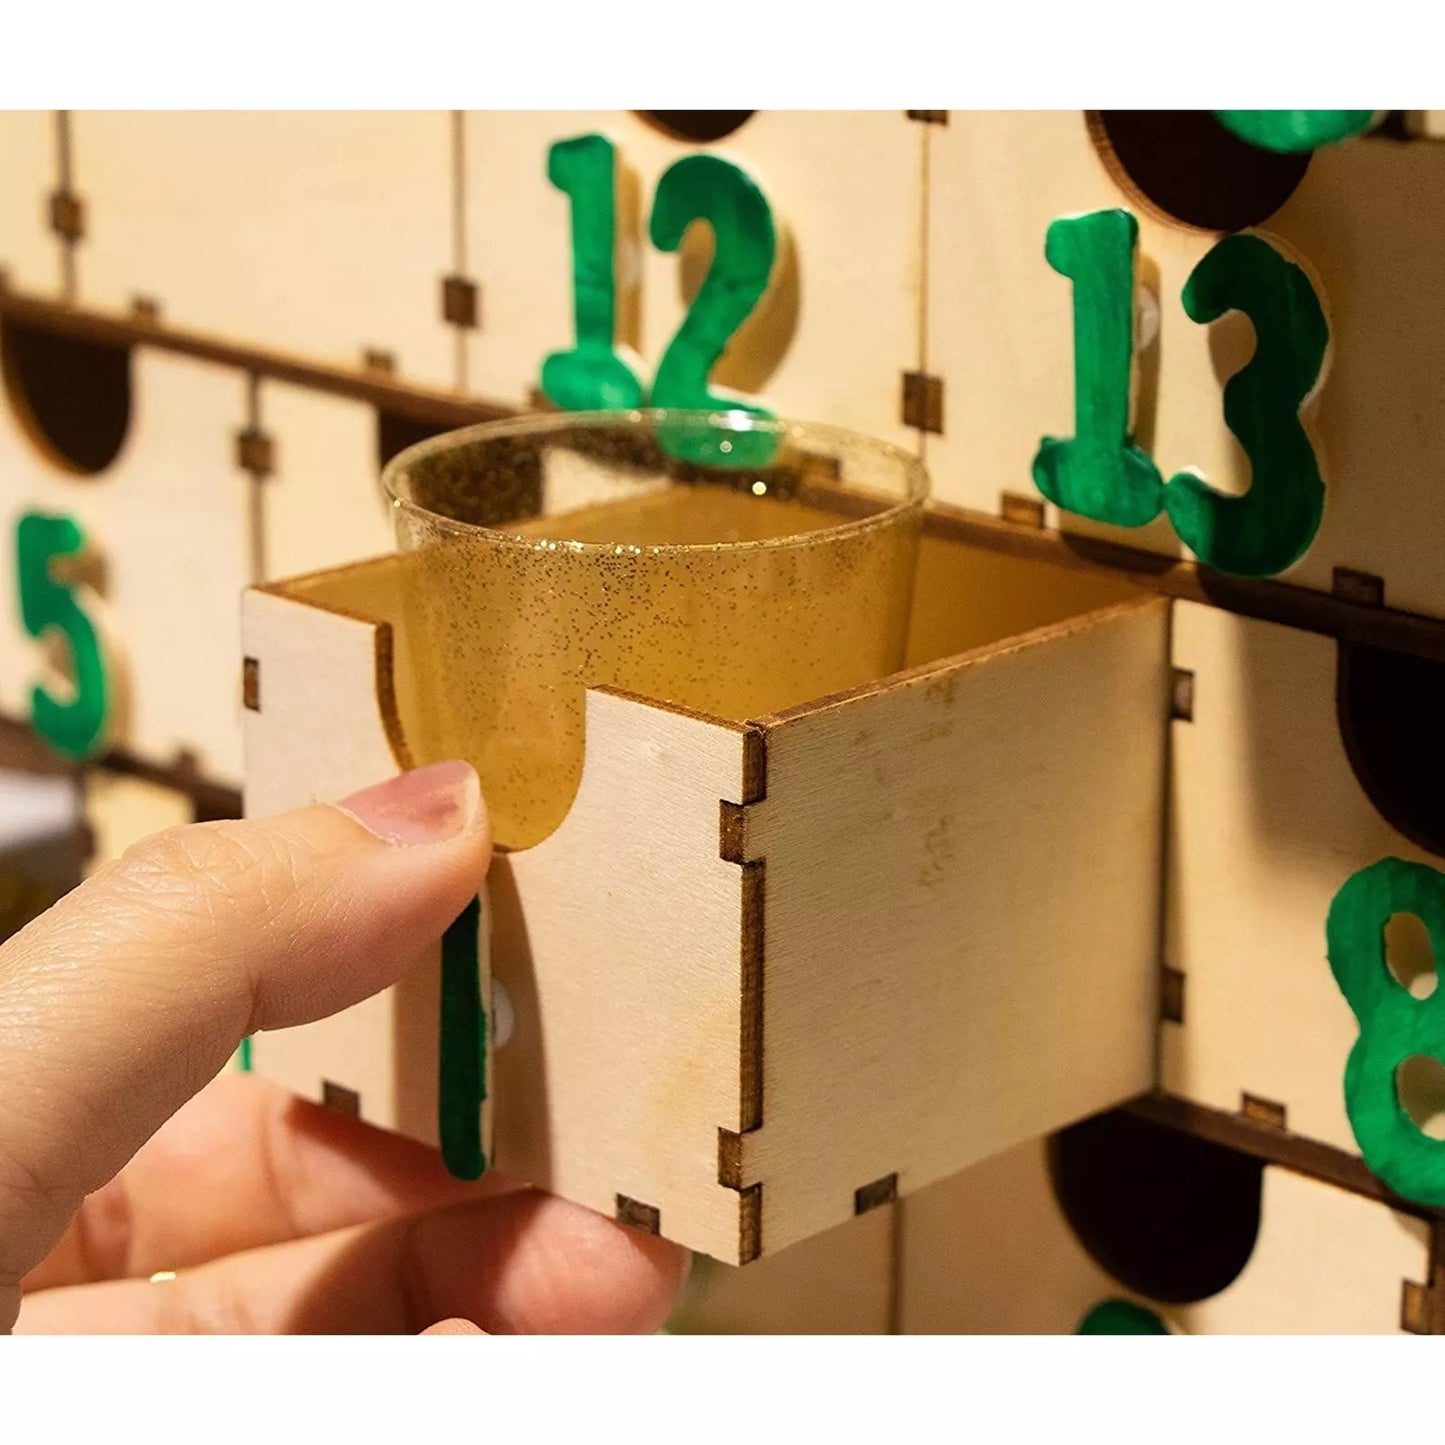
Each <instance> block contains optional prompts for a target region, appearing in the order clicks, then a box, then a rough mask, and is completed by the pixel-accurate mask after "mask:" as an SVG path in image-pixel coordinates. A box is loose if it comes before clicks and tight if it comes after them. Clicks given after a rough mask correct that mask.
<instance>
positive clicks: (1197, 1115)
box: [1125, 1091, 1445, 1224]
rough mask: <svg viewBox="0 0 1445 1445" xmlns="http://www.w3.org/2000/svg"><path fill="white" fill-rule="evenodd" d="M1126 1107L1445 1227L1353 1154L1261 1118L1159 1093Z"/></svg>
mask: <svg viewBox="0 0 1445 1445" xmlns="http://www.w3.org/2000/svg"><path fill="white" fill-rule="evenodd" d="M1125 1107H1126V1108H1127V1110H1128V1111H1129V1112H1130V1113H1131V1114H1137V1115H1138V1116H1139V1117H1140V1118H1142V1119H1150V1120H1152V1121H1153V1122H1154V1123H1156V1124H1164V1125H1167V1126H1168V1127H1169V1128H1171V1129H1178V1130H1180V1131H1182V1132H1183V1133H1186V1134H1192V1135H1194V1136H1195V1137H1196V1138H1199V1139H1207V1140H1208V1141H1209V1142H1210V1143H1213V1144H1223V1145H1225V1146H1226V1147H1227V1148H1230V1149H1233V1150H1236V1151H1237V1152H1238V1153H1240V1154H1248V1155H1249V1156H1250V1157H1251V1158H1254V1159H1263V1160H1264V1161H1265V1162H1266V1163H1269V1164H1278V1165H1281V1166H1282V1167H1283V1168H1285V1169H1290V1170H1293V1171H1294V1172H1295V1173H1296V1174H1307V1175H1309V1176H1310V1178H1312V1179H1321V1180H1324V1181H1325V1182H1326V1183H1329V1184H1334V1185H1336V1186H1338V1187H1339V1188H1341V1189H1348V1190H1349V1191H1350V1192H1351V1193H1352V1194H1363V1195H1365V1196H1366V1197H1367V1198H1369V1199H1375V1200H1378V1201H1379V1202H1380V1203H1382V1204H1388V1205H1389V1206H1390V1208H1391V1209H1394V1210H1396V1211H1398V1212H1399V1213H1401V1214H1414V1215H1418V1216H1419V1217H1420V1218H1422V1219H1430V1220H1435V1221H1437V1222H1438V1223H1440V1224H1445V1209H1432V1208H1431V1207H1430V1206H1428V1205H1424V1204H1419V1203H1416V1202H1415V1201H1414V1200H1411V1199H1404V1198H1402V1197H1401V1196H1400V1195H1398V1194H1396V1193H1395V1192H1394V1190H1392V1189H1390V1188H1389V1187H1388V1186H1386V1185H1385V1184H1382V1183H1381V1182H1380V1180H1379V1179H1378V1178H1376V1176H1375V1175H1374V1174H1372V1173H1371V1172H1370V1170H1369V1168H1368V1167H1367V1166H1366V1164H1365V1162H1364V1160H1363V1159H1361V1158H1360V1156H1359V1155H1358V1154H1350V1153H1348V1152H1347V1151H1346V1150H1344V1149H1336V1148H1334V1147H1333V1146H1331V1145H1329V1144H1322V1143H1320V1142H1319V1141H1318V1140H1316V1139H1308V1138H1305V1137H1304V1136H1303V1135H1300V1134H1294V1133H1291V1132H1290V1131H1289V1130H1288V1129H1287V1128H1286V1129H1281V1128H1279V1127H1277V1126H1276V1125H1273V1124H1270V1123H1266V1122H1264V1121H1263V1120H1261V1119H1257V1118H1251V1117H1250V1116H1249V1115H1248V1114H1246V1113H1244V1112H1242V1111H1241V1112H1239V1113H1235V1114H1230V1113H1226V1112H1225V1111H1224V1110H1223V1109H1211V1108H1208V1107H1207V1106H1205V1105H1203V1104H1196V1103H1194V1102H1193V1101H1192V1100H1190V1099H1181V1098H1178V1097H1177V1096H1175V1095H1173V1094H1169V1093H1165V1092H1162V1091H1160V1092H1155V1093H1150V1094H1144V1095H1142V1096H1141V1097H1139V1098H1138V1099H1134V1100H1131V1101H1130V1102H1129V1103H1128V1104H1127V1105H1126V1106H1125Z"/></svg>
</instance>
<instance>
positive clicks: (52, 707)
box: [15, 512, 110, 759]
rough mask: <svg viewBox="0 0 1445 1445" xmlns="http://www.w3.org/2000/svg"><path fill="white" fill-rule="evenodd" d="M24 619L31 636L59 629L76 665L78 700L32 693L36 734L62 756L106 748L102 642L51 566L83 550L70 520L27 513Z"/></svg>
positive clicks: (21, 551)
mask: <svg viewBox="0 0 1445 1445" xmlns="http://www.w3.org/2000/svg"><path fill="white" fill-rule="evenodd" d="M15 544H16V555H17V561H18V564H19V566H18V575H19V579H20V617H21V621H22V622H23V623H24V624H25V630H26V632H28V633H29V634H30V636H31V637H34V638H36V639H39V638H40V637H42V636H44V634H45V632H46V630H47V629H48V628H51V627H58V628H59V629H60V630H61V632H63V633H64V634H65V638H66V641H67V642H69V644H70V651H71V655H72V657H73V658H74V663H75V696H74V697H73V698H71V699H70V700H69V701H68V702H61V701H59V700H58V699H56V698H54V697H52V696H51V695H50V693H48V692H47V691H46V690H45V689H44V688H43V687H41V686H39V685H37V686H36V687H35V688H34V690H33V691H32V692H31V694H30V711H31V720H32V721H33V723H34V725H35V730H36V732H38V733H39V734H40V736H41V737H43V738H44V739H45V740H46V742H48V743H49V744H50V745H51V746H52V747H53V748H55V749H56V751H57V752H61V753H64V754H65V755H66V756H67V757H71V758H77V759H82V758H87V757H90V756H91V755H92V754H94V753H96V752H98V751H99V749H100V745H101V741H102V739H103V737H104V735H105V724H106V716H107V713H108V712H109V696H110V686H109V683H108V681H107V679H106V674H105V661H104V659H103V657H102V655H101V649H100V639H99V637H98V636H97V635H96V631H95V628H94V626H93V625H92V624H91V621H90V619H89V618H88V617H87V616H86V615H85V613H84V612H82V611H81V609H80V605H79V604H78V603H77V602H76V600H75V593H74V590H73V589H72V587H71V586H69V585H68V584H66V583H64V582H57V581H56V580H55V578H54V577H53V576H52V575H51V570H50V569H51V563H52V562H53V561H54V559H55V558H57V557H70V556H74V555H75V554H76V553H78V552H80V551H81V550H83V548H84V546H85V534H84V533H83V532H82V531H81V530H80V527H79V526H78V525H77V524H76V523H75V522H74V521H73V520H72V519H71V518H69V517H53V516H47V515H45V514H44V513H42V512H27V513H26V514H25V515H24V516H23V517H21V518H20V522H19V525H18V526H17V527H16V529H15Z"/></svg>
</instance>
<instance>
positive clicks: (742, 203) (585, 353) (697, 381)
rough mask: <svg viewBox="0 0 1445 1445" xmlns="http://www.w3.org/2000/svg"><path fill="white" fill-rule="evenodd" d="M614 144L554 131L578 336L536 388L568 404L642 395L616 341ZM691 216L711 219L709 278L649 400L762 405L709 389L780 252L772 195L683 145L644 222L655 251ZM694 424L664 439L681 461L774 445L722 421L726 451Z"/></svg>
mask: <svg viewBox="0 0 1445 1445" xmlns="http://www.w3.org/2000/svg"><path fill="white" fill-rule="evenodd" d="M616 167H617V153H616V147H614V146H613V144H612V142H611V141H609V140H608V139H607V137H606V136H602V135H585V136H578V137H576V138H575V139H573V140H565V141H558V142H557V143H556V144H555V145H554V146H553V147H552V149H551V152H550V154H549V156H548V160H547V175H548V178H549V179H550V180H551V182H552V184H553V185H554V186H556V187H557V189H558V190H560V191H562V192H563V193H564V194H566V195H567V197H568V198H569V199H570V200H571V202H572V292H573V302H574V307H575V316H576V329H577V343H576V345H575V346H574V347H572V349H571V350H570V351H558V352H554V353H553V354H552V355H551V356H549V357H548V358H547V359H546V361H545V362H544V363H543V366H542V390H543V392H544V393H545V394H546V396H547V397H548V399H549V400H551V401H552V402H554V403H555V404H556V405H557V406H560V407H563V408H564V409H566V410H568V411H592V410H600V411H610V410H616V409H627V408H631V407H635V406H640V405H642V403H643V400H644V390H645V389H644V387H643V383H642V380H641V378H640V377H639V376H638V375H637V373H636V371H635V370H634V369H633V368H632V366H631V365H630V364H629V363H628V362H627V361H626V360H625V359H624V358H623V357H622V356H621V355H619V354H618V352H617V349H616V344H615V343H616V324H617V293H616V277H615V265H614V247H615V244H616V229H617V194H616ZM697 220H703V221H706V222H707V223H708V224H709V225H710V226H711V227H712V230H713V237H714V243H715V244H714V253H713V262H712V266H711V268H710V269H709V271H708V274H707V278H706V280H704V282H703V284H702V288H701V289H700V290H699V291H698V293H697V297H696V298H695V299H694V301H693V303H692V305H691V307H689V309H688V312H687V315H686V316H684V317H683V320H682V324H681V326H679V327H678V329H677V332H676V334H675V335H674V336H673V338H672V340H671V342H669V343H668V346H667V349H666V350H665V351H664V352H663V354H662V359H661V360H660V361H659V362H658V364H657V372H656V374H655V376H654V377H653V380H652V388H651V392H650V394H649V395H647V396H646V400H647V402H648V404H649V405H651V406H654V407H660V408H667V409H678V410H684V409H700V410H706V411H743V412H748V413H750V414H752V415H754V416H763V417H767V416H770V415H771V413H770V412H768V411H767V410H766V409H765V408H763V407H760V406H757V405H755V404H753V403H751V402H747V401H743V400H742V399H741V398H738V397H734V396H729V395H727V394H725V393H721V392H715V391H713V390H712V389H711V388H710V387H709V385H708V376H709V374H710V373H711V371H712V369H713V367H714V366H715V365H716V364H717V361H718V358H719V357H720V356H721V355H722V353H723V348H724V347H726V345H727V343H728V341H729V339H730V338H731V337H732V336H733V334H734V333H735V332H736V331H737V329H738V327H739V326H741V325H742V323H743V322H744V321H745V320H746V319H747V318H748V316H749V314H750V313H751V312H752V310H753V308H754V307H755V306H756V305H757V304H758V302H759V300H760V299H761V298H762V295H763V293H764V292H765V291H766V290H767V287H768V278H769V276H770V275H771V274H772V269H773V259H774V257H775V255H776V254H777V232H776V229H775V227H774V225H773V213H772V209H771V208H770V207H769V205H768V202H767V199H766V198H765V197H764V195H763V193H762V191H760V190H759V189H758V187H757V185H756V184H755V183H754V181H753V180H752V179H751V178H750V177H749V176H748V175H747V173H746V172H745V171H743V170H742V169H740V168H739V167H738V166H736V165H734V164H733V163H732V162H731V161H727V160H724V159H722V157H720V156H714V155H691V156H684V157H683V158H682V159H681V160H679V161H677V162H675V163H674V164H673V165H672V166H670V167H669V168H668V169H667V170H666V171H665V172H664V173H663V176H662V178H661V180H659V181H658V183H657V192H656V194H655V195H654V196H653V201H652V216H651V219H650V221H649V224H648V230H649V233H650V235H651V238H652V244H653V245H654V246H656V247H657V248H658V250H660V251H676V250H677V249H678V247H679V246H681V245H682V238H683V235H684V234H685V232H686V231H687V228H688V227H689V226H690V225H691V224H692V223H693V222H694V221H697ZM722 440H723V437H722V436H721V435H720V436H719V438H718V440H716V441H714V440H711V439H709V438H707V437H706V436H700V435H698V434H697V433H696V432H688V433H685V434H684V433H678V434H677V435H674V436H673V437H671V438H669V437H668V436H667V434H666V429H664V433H663V436H662V441H663V443H664V445H666V446H667V447H668V450H669V451H671V452H672V453H673V454H674V455H675V456H678V457H680V458H681V459H682V460H684V461H691V462H710V463H713V464H715V465H727V466H735V467H751V466H763V465H766V464H767V463H768V462H769V461H771V459H772V454H773V452H774V451H775V450H776V446H777V442H776V438H775V437H774V436H773V435H772V434H771V433H769V432H764V431H758V432H746V431H741V432H729V433H727V440H728V450H727V452H726V454H724V453H723V452H722V451H720V450H719V446H720V443H721V441H722Z"/></svg>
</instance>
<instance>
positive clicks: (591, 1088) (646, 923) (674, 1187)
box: [490, 691, 750, 1263]
mask: <svg viewBox="0 0 1445 1445" xmlns="http://www.w3.org/2000/svg"><path fill="white" fill-rule="evenodd" d="M743 773H744V733H743V730H742V729H741V728H737V727H733V726H729V725H727V724H724V723H719V722H713V721H708V720H706V719H703V718H700V717H697V716H694V715H689V714H686V713H682V712H671V711H668V710H666V709H663V708H661V707H654V706H651V705H648V704H646V703H644V702H642V701H640V700H638V699H634V698H630V697H625V696H619V695H616V694H612V693H607V692H602V691H593V692H590V693H589V694H588V697H587V751H586V759H585V762H584V764H583V771H582V782H581V786H580V787H579V789H578V793H577V797H576V800H575V801H574V803H573V805H572V809H571V811H570V812H569V813H568V815H567V817H566V819H565V820H564V821H563V823H562V825H561V826H560V827H559V828H558V829H557V831H556V832H555V833H553V834H552V835H551V837H549V838H547V839H546V840H545V841H544V842H542V843H540V844H539V845H538V846H537V847H535V848H530V849H527V850H525V851H522V852H516V853H508V854H505V855H503V856H502V857H500V858H499V859H498V860H497V862H496V863H495V864H494V865H493V872H492V877H491V883H490V888H491V895H492V900H493V906H494V908H495V912H496V936H495V952H494V968H495V970H496V976H497V978H498V979H499V980H500V981H501V982H502V983H503V985H504V986H505V987H506V989H507V992H508V993H509V994H510V996H511V998H512V1002H513V1008H514V1011H515V1015H516V1026H515V1028H514V1031H513V1034H512V1038H511V1041H510V1042H509V1043H508V1044H507V1046H506V1047H505V1048H504V1049H502V1050H501V1051H500V1052H499V1053H498V1055H497V1080H498V1091H499V1095H500V1097H501V1098H502V1099H503V1100H504V1101H505V1103H504V1106H503V1107H502V1108H501V1109H500V1110H499V1113H498V1128H497V1151H498V1160H499V1163H500V1164H501V1167H502V1168H504V1169H505V1170H506V1171H507V1172H508V1173H509V1174H512V1175H515V1176H517V1177H519V1178H523V1179H527V1180H529V1181H531V1182H533V1183H535V1184H538V1185H542V1186H544V1187H546V1188H549V1189H551V1190H553V1191H554V1192H556V1193H559V1194H562V1195H564V1196H565V1197H566V1198H568V1199H573V1200H576V1201H578V1202H579V1203H583V1204H587V1205H590V1206H591V1207H593V1208H595V1209H599V1210H602V1211H603V1212H605V1213H609V1214H610V1213H612V1212H613V1209H612V1206H613V1201H614V1199H615V1197H616V1196H617V1195H618V1194H622V1195H625V1196H627V1197H628V1198H630V1199H635V1200H640V1201H644V1202H646V1203H647V1204H648V1205H651V1206H652V1207H654V1208H656V1209H658V1210H659V1212H660V1225H659V1228H660V1232H661V1233H662V1234H663V1235H665V1236H666V1237H668V1238H669V1239H675V1240H678V1241H680V1242H682V1243H684V1244H687V1245H688V1246H689V1247H690V1248H693V1249H697V1250H701V1251H703V1252H705V1253H708V1254H711V1255H714V1256H715V1257H718V1258H721V1259H724V1260H728V1261H730V1262H734V1263H736V1262H737V1261H738V1259H739V1255H740V1252H741V1240H740V1235H741V1230H742V1214H743V1209H744V1201H743V1198H742V1196H741V1195H740V1194H739V1193H738V1191H736V1190H733V1189H729V1188H727V1187H725V1186H724V1185H722V1184H720V1183H719V1182H718V1129H719V1128H720V1127H727V1128H732V1129H737V1128H739V1127H741V1126H742V1124H743V1110H744V1098H743V1089H742V1079H741V1075H740V1069H739V1050H740V1039H741V1035H742V1027H743V1018H742V994H743V940H742V918H743V887H744V870H743V868H741V867H740V866H739V865H738V864H736V863H730V862H728V861H726V860H725V859H723V858H722V857H721V856H720V853H719V849H718V804H719V801H720V800H726V801H730V802H740V801H741V799H742V797H743V794H744V788H743V782H744V779H743ZM749 1182H750V1181H749Z"/></svg>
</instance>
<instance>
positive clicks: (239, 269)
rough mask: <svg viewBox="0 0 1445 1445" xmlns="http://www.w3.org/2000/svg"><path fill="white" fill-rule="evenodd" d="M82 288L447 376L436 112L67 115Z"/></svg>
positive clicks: (355, 361) (193, 322)
mask: <svg viewBox="0 0 1445 1445" xmlns="http://www.w3.org/2000/svg"><path fill="white" fill-rule="evenodd" d="M72 124H73V133H74V173H75V186H76V189H77V190H78V191H79V192H80V194H81V195H82V196H83V197H84V198H85V203H86V206H87V209H88V212H89V227H90V230H89V236H88V238H87V241H86V244H85V247H84V250H83V252H82V254H81V257H80V262H79V265H80V298H81V300H82V301H83V302H84V303H85V304H87V305H90V306H95V307H99V308H101V309H107V310H118V311H128V310H129V309H130V306H131V303H132V300H133V298H134V297H135V296H137V295H142V296H146V297H149V298H151V299H153V300H155V301H157V302H159V303H160V306H161V310H162V315H163V317H164V318H165V319H166V320H167V321H168V322H170V323H172V324H174V325H176V326H178V327H183V328H187V329H191V330H196V331H205V332H212V333H215V334H216V335H218V336H222V337H225V338H226V339H228V340H231V341H234V342H238V343H242V344H250V345H254V346H261V347H270V348H273V349H276V350H281V351H293V352H297V353H299V354H302V355H306V356H313V357H316V358H318V359H320V360H324V361H327V362H329V363H331V364H334V365H340V366H359V365H360V363H361V358H362V353H363V351H364V350H365V349H367V348H377V349H381V350H385V351H389V352H391V353H392V354H393V355H394V356H395V359H396V362H397V367H398V371H399V372H400V374H401V375H403V376H406V377H409V378H411V379H414V380H416V381H421V382H428V383H434V384H439V385H452V384H453V383H454V378H455V370H456V364H455V337H454V334H453V332H452V330H451V328H450V327H449V326H448V325H447V324H446V323H445V322H444V321H443V319H442V312H441V280H442V277H443V276H444V275H446V274H447V272H448V271H449V270H450V269H451V264H452V255H453V234H452V227H453V174H452V169H453V163H454V160H453V153H452V143H451V135H452V119H451V116H450V115H449V113H448V112H446V111H440V110H438V111H240V112H238V111H200V112H176V111H149V112H147V111H134V112H116V111H79V112H77V113H75V115H74V117H73V121H72Z"/></svg>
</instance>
